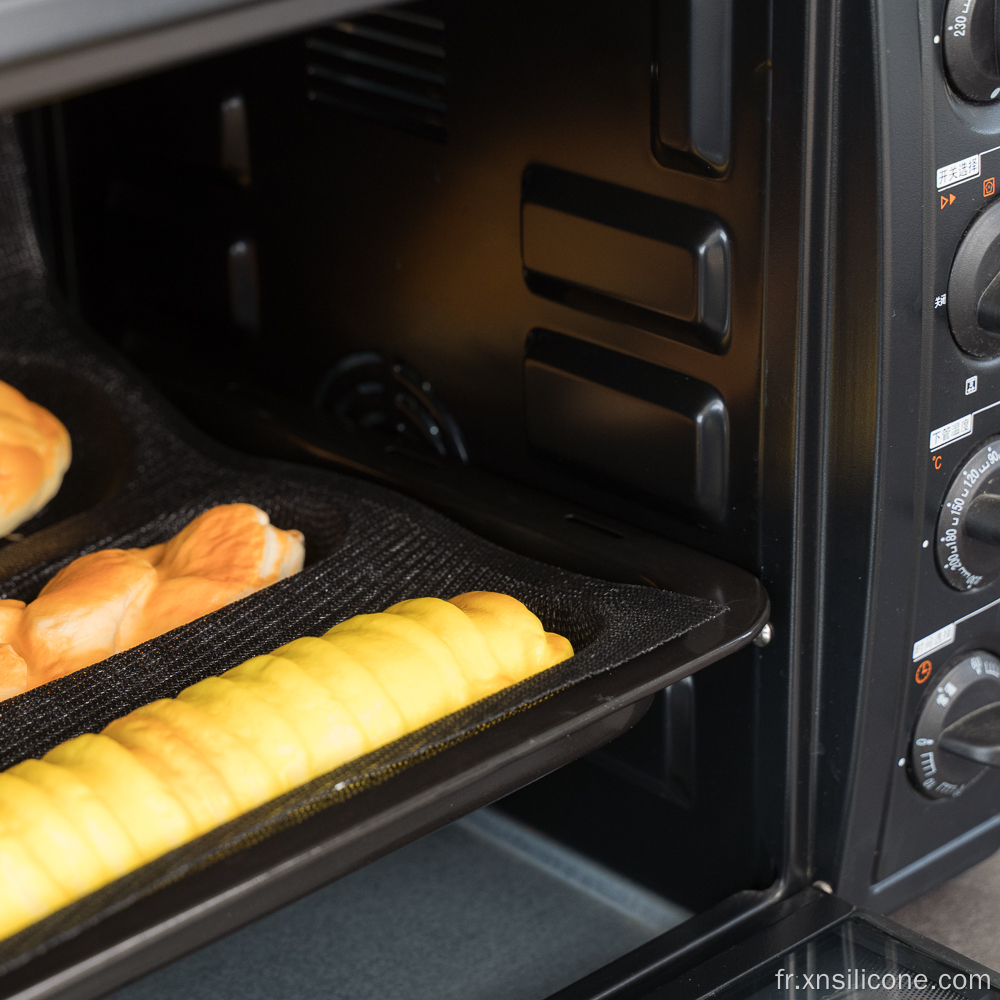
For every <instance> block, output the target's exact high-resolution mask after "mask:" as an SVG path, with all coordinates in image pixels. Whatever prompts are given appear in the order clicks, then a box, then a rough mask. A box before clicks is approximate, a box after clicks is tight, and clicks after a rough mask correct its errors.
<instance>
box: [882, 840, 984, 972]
mask: <svg viewBox="0 0 1000 1000" xmlns="http://www.w3.org/2000/svg"><path fill="white" fill-rule="evenodd" d="M892 918H893V920H895V921H897V922H898V923H901V924H902V925H903V926H904V927H909V928H910V930H914V931H917V932H918V933H920V934H923V935H924V936H925V937H929V938H930V939H931V940H932V941H937V942H938V943H939V944H943V945H945V946H947V947H948V948H951V949H952V950H954V951H957V952H958V953H959V954H960V955H965V956H967V957H968V958H971V959H972V960H973V961H975V962H979V963H980V964H981V965H985V966H987V967H988V968H990V969H994V970H998V971H1000V852H997V853H996V854H994V855H993V856H992V857H990V858H987V859H986V860H985V861H983V862H980V863H979V864H978V865H976V866H975V867H973V868H970V869H969V870H968V871H967V872H963V873H962V874H961V875H959V876H957V877H956V878H953V879H952V880H951V881H950V882H945V884H944V885H942V886H939V887H938V888H937V889H934V890H933V891H931V892H929V893H927V895H926V896H921V898H920V899H917V900H915V901H914V902H912V903H910V904H909V905H908V906H904V907H903V908H902V909H901V910H897V911H896V912H895V913H893V914H892Z"/></svg>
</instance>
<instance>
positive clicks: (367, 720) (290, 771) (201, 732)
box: [0, 592, 573, 936]
mask: <svg viewBox="0 0 1000 1000" xmlns="http://www.w3.org/2000/svg"><path fill="white" fill-rule="evenodd" d="M572 655H573V649H572V646H571V645H570V644H569V642H568V641H567V640H566V639H564V638H563V637H562V636H558V635H555V634H553V633H547V632H545V630H544V629H543V627H542V624H541V622H540V621H539V620H538V619H537V618H536V617H535V616H534V615H533V614H532V613H531V612H530V611H529V610H528V609H527V608H526V607H525V606H524V605H523V604H521V603H520V602H519V601H516V600H514V598H512V597H507V596H505V595H503V594H491V593H485V592H478V593H474V594H462V595H459V596H458V597H455V598H453V599H452V601H451V602H445V601H441V600H438V599H437V598H421V599H419V600H412V601H403V602H402V603H400V604H396V605H393V606H392V607H391V608H389V609H388V610H387V611H385V612H382V613H381V614H375V615H358V616H357V617H355V618H351V619H348V620H347V621H345V622H342V623H341V624H339V625H336V626H335V627H334V628H332V629H330V631H329V632H327V633H326V634H325V635H324V636H323V637H322V638H319V639H317V638H312V637H306V638H302V639H296V640H295V641H294V642H290V643H288V644H287V645H286V646H282V647H281V648H280V649H277V650H275V651H274V653H272V654H270V655H268V656H257V657H254V658H253V659H252V660H247V661H246V662H245V663H243V664H241V665H240V666H238V667H234V668H233V669H232V670H228V671H226V673H224V674H222V675H221V676H220V677H210V678H208V679H207V680H203V681H200V682H199V683H197V684H193V685H192V686H191V687H189V688H186V689H185V690H183V691H181V693H180V694H179V695H178V696H177V698H166V699H161V700H159V701H155V702H152V703H151V704H149V705H146V706H144V707H143V708H140V709H137V710H136V711H134V712H131V713H130V714H129V715H126V716H125V717H123V718H121V719H117V720H116V721H114V722H112V723H111V724H110V725H109V726H108V727H107V728H106V729H105V730H104V732H103V733H101V734H99V735H93V734H88V735H85V736H78V737H76V738H75V739H72V740H68V741H67V742H65V743H63V744H61V745H60V746H58V747H56V748H55V749H54V750H52V751H50V752H49V753H47V754H46V755H45V756H44V757H43V758H42V760H41V761H35V760H29V761H25V762H24V763H22V764H18V765H17V766H16V767H13V768H11V769H10V770H9V771H7V772H6V773H4V774H0V936H6V935H9V934H13V933H15V932H17V931H18V930H20V929H21V928H23V927H25V926H27V925H28V924H30V923H32V922H33V921H35V920H38V919H40V918H41V917H44V916H45V915H47V914H49V913H52V912H53V911H54V910H57V909H59V908H60V907H62V906H65V905H66V904H67V903H69V902H71V901H72V900H74V899H77V898H79V897H80V896H81V895H84V894H85V893H87V892H92V891H93V890H95V889H98V888H100V887H101V886H102V885H105V884H107V883H108V882H110V881H112V880H113V879H114V878H117V877H119V876H120V875H122V874H123V873H125V872H127V871H131V870H133V869H134V868H137V867H139V866H140V865H142V864H144V863H146V862H148V861H151V860H153V859H154V858H157V857H159V856H160V855H162V854H164V853H165V852H167V851H169V850H171V849H172V848H174V847H177V846H178V845H179V844H182V843H184V842H185V841H187V840H190V839H192V838H194V837H197V836H198V835H199V834H201V833H204V832H205V831H207V830H210V829H212V828H213V827H215V826H217V825H218V824H220V823H224V822H226V821H227V820H229V819H233V818H235V817H236V816H239V815H240V814H241V813H243V812H246V811H247V810H249V809H252V808H253V807H254V806H257V805H260V804H262V803H264V802H266V801H268V800H269V799H272V798H274V797H276V796H278V795H281V794H282V793H284V792H287V791H289V790H290V789H292V788H294V787H296V786H297V785H301V784H303V783H305V782H307V781H309V780H311V779H312V778H316V777H318V776H319V775H321V774H324V773H326V772H328V771H330V770H332V769H334V768H336V767H337V766H339V765H340V764H343V763H346V762H347V761H350V760H353V759H354V758H356V757H358V756H360V755H361V754H364V753H366V752H368V751H370V750H374V749H376V748H377V747H379V746H382V745H384V744H385V743H387V742H390V741H392V740H394V739H397V738H398V737H400V736H402V735H404V734H405V733H409V732H413V731H414V730H416V729H419V728H421V727H423V726H425V725H427V724H428V723H430V722H434V721H436V720H437V719H440V718H442V717H443V716H445V715H447V714H449V713H451V712H454V711H456V710H457V709H460V708H462V707H464V706H466V705H468V704H470V703H472V702H473V701H476V700H478V699H480V698H483V697H486V696H487V695H489V694H492V693H494V692H496V691H499V690H501V689H502V688H504V687H506V686H508V685H509V684H511V683H515V682H516V681H517V680H520V679H523V678H525V677H529V676H531V675H533V674H537V673H539V672H540V671H542V670H545V669H547V668H548V667H551V666H553V665H554V664H556V663H558V662H560V661H561V660H563V659H566V658H567V657H569V656H572ZM57 855H58V856H57Z"/></svg>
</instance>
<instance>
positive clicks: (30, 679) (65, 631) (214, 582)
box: [0, 503, 305, 698]
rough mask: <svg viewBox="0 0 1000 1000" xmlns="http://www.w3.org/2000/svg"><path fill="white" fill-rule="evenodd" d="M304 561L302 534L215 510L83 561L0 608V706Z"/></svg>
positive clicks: (233, 509)
mask: <svg viewBox="0 0 1000 1000" xmlns="http://www.w3.org/2000/svg"><path fill="white" fill-rule="evenodd" d="M304 556H305V543H304V539H303V536H302V532H300V531H294V530H292V531H282V530H281V529H280V528H275V527H274V526H273V525H271V524H270V523H269V521H268V516H267V514H265V513H264V511H262V510H260V509H258V508H257V507H254V506H253V505H252V504H247V503H234V504H223V505H222V506H219V507H213V508H211V510H207V511H205V513H204V514H200V515H199V516H198V517H196V518H195V519H194V520H193V521H191V523H190V524H188V525H187V527H186V528H184V529H183V530H182V531H180V532H179V533H178V534H176V535H175V536H174V537H173V538H171V539H170V541H169V542H164V543H162V544H160V545H153V546H151V547H150V548H147V549H103V550H101V551H99V552H92V553H90V554H89V555H85V556H81V557H80V558H79V559H75V560H74V561H73V562H71V563H70V564H69V565H68V566H66V567H65V568H63V569H61V570H60V571H59V572H58V573H57V574H56V575H55V576H54V577H53V578H52V579H51V580H50V581H49V582H48V583H47V584H46V585H45V587H44V588H43V589H42V592H41V593H40V594H39V595H38V597H36V598H35V600H33V601H32V602H31V603H30V604H27V605H26V604H25V603H24V601H15V600H6V601H0V698H9V697H11V696H12V695H15V694H20V693H21V692H22V691H26V690H28V689H29V688H33V687H37V686H38V685H39V684H45V683H46V682H47V681H51V680H55V679H56V678H57V677H63V676H65V675H66V674H69V673H72V672H73V671H74V670H79V669H80V668H81V667H86V666H89V665H90V664H91V663H98V662H100V661H101V660H104V659H107V657H109V656H111V655H112V654H114V653H120V652H121V651H122V650H123V649H130V648H131V647H132V646H137V645H139V643H141V642H145V641H146V640H147V639H152V638H154V637H155V636H158V635H162V634H163V633H164V632H169V631H170V630H171V629H174V628H177V627H178V626H180V625H185V624H187V623H188V622H191V621H194V620H195V619H196V618H201V617H202V616H203V615H207V614H209V613H210V612H212V611H216V610H218V609H219V608H221V607H224V606H225V605H227V604H231V603H232V602H233V601H238V600H239V599H240V598H241V597H246V596H247V594H252V593H253V592H254V591H255V590H260V589H261V588H262V587H266V586H268V585H269V584H272V583H275V582H276V581H278V580H282V579H284V578H285V577H287V576H290V575H291V574H293V573H297V572H298V571H299V570H300V569H302V562H303V558H304Z"/></svg>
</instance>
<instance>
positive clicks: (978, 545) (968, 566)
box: [937, 436, 1000, 590]
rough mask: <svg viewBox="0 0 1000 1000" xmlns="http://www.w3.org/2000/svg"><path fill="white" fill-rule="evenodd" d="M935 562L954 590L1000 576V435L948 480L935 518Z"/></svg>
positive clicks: (987, 581) (988, 442) (982, 447)
mask: <svg viewBox="0 0 1000 1000" xmlns="http://www.w3.org/2000/svg"><path fill="white" fill-rule="evenodd" d="M937 560H938V568H939V569H940V570H941V575H942V576H943V577H944V578H945V580H946V581H947V582H948V583H949V584H951V586H953V587H954V588H955V589H956V590H978V589H979V588H980V587H985V586H986V585H987V584H988V583H992V582H993V581H994V580H995V579H996V578H997V577H998V576H1000V436H996V437H991V438H989V439H987V440H986V441H984V442H983V443H982V444H981V445H980V446H979V447H978V448H977V449H976V450H975V452H973V454H972V455H971V456H970V457H969V459H968V460H967V461H966V462H965V464H964V465H963V466H962V468H961V469H959V470H958V474H957V475H956V476H955V478H954V479H953V480H952V481H951V485H950V486H949V487H948V492H947V493H946V494H945V497H944V503H943V504H942V505H941V512H940V513H939V514H938V523H937Z"/></svg>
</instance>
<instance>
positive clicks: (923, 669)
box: [915, 660, 934, 684]
mask: <svg viewBox="0 0 1000 1000" xmlns="http://www.w3.org/2000/svg"><path fill="white" fill-rule="evenodd" d="M933 669H934V664H933V663H931V661H930V660H924V662H923V663H921V664H920V666H919V667H917V673H916V677H915V680H916V682H917V683H918V684H926V683H927V678H928V677H930V675H931V671H932V670H933Z"/></svg>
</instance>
